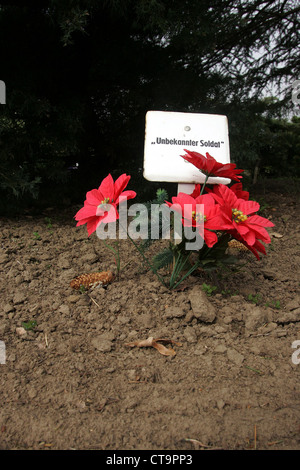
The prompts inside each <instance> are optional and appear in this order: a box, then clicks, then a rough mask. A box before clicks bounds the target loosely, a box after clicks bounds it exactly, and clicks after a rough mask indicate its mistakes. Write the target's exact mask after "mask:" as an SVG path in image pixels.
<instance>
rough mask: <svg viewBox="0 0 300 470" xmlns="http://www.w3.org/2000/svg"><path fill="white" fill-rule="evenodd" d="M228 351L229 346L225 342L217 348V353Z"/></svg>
mask: <svg viewBox="0 0 300 470" xmlns="http://www.w3.org/2000/svg"><path fill="white" fill-rule="evenodd" d="M226 351H227V347H226V346H225V345H224V344H218V346H216V348H215V352H216V353H221V354H223V353H224V352H226Z"/></svg>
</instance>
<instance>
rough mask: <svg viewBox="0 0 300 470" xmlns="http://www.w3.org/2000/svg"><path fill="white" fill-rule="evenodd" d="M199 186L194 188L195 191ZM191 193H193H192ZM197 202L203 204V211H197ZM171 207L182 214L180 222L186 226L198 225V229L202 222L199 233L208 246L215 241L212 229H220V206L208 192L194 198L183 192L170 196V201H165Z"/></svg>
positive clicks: (215, 235) (216, 239)
mask: <svg viewBox="0 0 300 470" xmlns="http://www.w3.org/2000/svg"><path fill="white" fill-rule="evenodd" d="M198 189H199V188H197V187H196V188H195V190H196V192H197V190H198ZM192 194H193V193H192ZM199 204H203V207H204V213H201V212H198V209H199ZM167 205H168V206H169V207H171V208H172V209H174V210H176V211H177V212H179V213H180V214H182V224H183V225H184V226H186V227H199V231H200V230H201V228H202V227H203V224H204V233H201V232H200V235H201V236H202V237H203V238H204V240H205V243H206V244H207V246H208V247H210V248H211V247H212V246H213V245H214V244H215V243H216V242H217V241H218V237H217V234H216V233H214V232H213V231H212V230H222V228H223V227H222V218H221V210H220V206H219V205H217V204H216V203H215V200H214V198H213V197H212V196H210V195H209V194H204V195H202V196H198V197H196V198H194V197H193V196H191V195H188V194H185V193H179V194H178V195H177V196H175V197H173V198H172V203H170V202H167Z"/></svg>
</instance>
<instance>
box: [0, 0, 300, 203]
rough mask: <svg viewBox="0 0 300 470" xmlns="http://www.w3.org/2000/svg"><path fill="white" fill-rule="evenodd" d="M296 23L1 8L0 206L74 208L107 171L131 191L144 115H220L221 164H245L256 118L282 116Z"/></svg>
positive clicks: (184, 3)
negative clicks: (224, 139) (226, 139)
mask: <svg viewBox="0 0 300 470" xmlns="http://www.w3.org/2000/svg"><path fill="white" fill-rule="evenodd" d="M299 11H300V7H299V4H298V2H297V1H296V0H275V1H262V2H261V1H258V0H249V1H246V0H243V1H241V0H239V1H237V0H215V1H207V0H204V1H201V2H199V1H198V0H181V1H179V0H165V1H162V0H139V1H137V0H135V1H134V0H122V1H121V0H97V1H96V0H85V1H80V0H60V1H58V0H48V1H45V0H43V1H41V2H33V1H27V2H22V3H21V4H18V2H14V4H12V2H9V3H8V2H7V3H6V2H1V4H0V51H1V58H2V65H3V66H2V69H1V76H0V79H1V80H4V81H5V83H6V86H7V104H6V105H1V107H0V159H1V160H0V173H1V175H0V176H1V180H0V191H1V200H2V201H5V202H6V201H7V199H9V198H11V200H12V202H14V201H15V199H14V198H15V195H16V194H23V195H26V194H28V195H30V194H33V195H34V194H37V190H38V189H39V197H40V198H42V197H46V196H47V197H48V196H49V195H50V194H52V195H54V199H55V200H56V201H58V200H60V199H61V198H62V197H63V195H69V196H70V195H72V191H73V192H74V194H75V192H76V194H77V196H78V198H79V199H82V194H83V193H84V192H85V191H86V190H87V189H88V188H90V187H91V185H95V186H94V187H96V186H97V185H98V184H99V181H100V180H101V179H102V177H104V176H105V175H106V174H107V172H108V171H111V172H112V173H115V174H119V173H120V172H125V171H126V172H127V173H133V172H136V181H137V183H136V184H137V185H141V184H142V181H141V175H140V173H138V172H137V170H138V168H141V167H142V164H143V145H144V125H145V122H144V118H145V113H146V111H148V110H150V109H158V110H170V111H183V112H208V113H224V114H227V115H228V116H229V121H230V129H231V137H230V138H231V154H232V160H233V161H242V162H246V163H247V162H248V161H249V162H252V164H253V162H254V161H256V160H257V159H258V158H259V148H258V147H257V136H258V132H260V124H261V123H260V117H261V116H263V115H264V113H266V111H268V109H270V107H271V108H272V112H274V107H275V106H276V107H277V112H278V113H279V115H280V112H281V111H282V110H283V109H288V107H289V106H291V105H292V103H291V84H292V82H293V81H294V80H295V79H297V78H299V70H300V66H299V54H298V44H299V31H300V29H299ZM268 87H271V89H270V91H271V94H272V95H273V96H274V95H275V96H276V97H277V100H276V103H275V104H274V103H270V102H267V101H266V100H262V97H263V94H266V93H267V90H268ZM260 135H262V136H263V138H264V134H262V133H261V134H260ZM75 162H79V168H80V170H79V171H78V172H70V171H68V166H70V164H72V163H75ZM75 173H76V175H75ZM80 182H81V183H82V184H81V185H80ZM22 200H25V199H24V197H23V199H22Z"/></svg>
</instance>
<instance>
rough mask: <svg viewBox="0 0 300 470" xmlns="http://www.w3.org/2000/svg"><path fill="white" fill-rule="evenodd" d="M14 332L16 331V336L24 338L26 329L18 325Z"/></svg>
mask: <svg viewBox="0 0 300 470" xmlns="http://www.w3.org/2000/svg"><path fill="white" fill-rule="evenodd" d="M16 333H17V335H18V336H20V338H26V337H27V331H26V330H25V328H23V327H22V326H18V327H17V328H16Z"/></svg>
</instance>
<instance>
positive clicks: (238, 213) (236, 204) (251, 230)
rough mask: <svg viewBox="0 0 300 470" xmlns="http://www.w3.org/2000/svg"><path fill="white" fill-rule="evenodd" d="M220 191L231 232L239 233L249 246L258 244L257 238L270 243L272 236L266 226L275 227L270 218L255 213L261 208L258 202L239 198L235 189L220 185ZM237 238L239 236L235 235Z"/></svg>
mask: <svg viewBox="0 0 300 470" xmlns="http://www.w3.org/2000/svg"><path fill="white" fill-rule="evenodd" d="M218 193H219V196H220V199H218V202H219V203H220V206H221V209H222V216H223V218H224V227H225V229H226V230H227V231H229V233H232V234H233V236H235V235H234V234H236V233H237V234H238V236H239V237H241V238H242V240H243V241H244V242H245V244H247V245H248V246H251V247H254V246H255V245H256V246H258V245H257V240H261V241H263V242H264V243H270V241H271V239H270V236H269V234H268V232H267V230H266V229H265V227H274V224H273V223H272V222H270V221H269V220H268V219H265V218H264V217H261V216H260V215H257V214H255V212H257V211H258V210H259V208H260V206H259V204H258V202H255V201H246V200H245V199H239V198H238V197H237V196H236V194H235V193H234V191H232V190H231V189H230V188H228V187H227V186H225V185H224V184H220V185H219V189H218ZM235 238H237V237H235Z"/></svg>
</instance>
